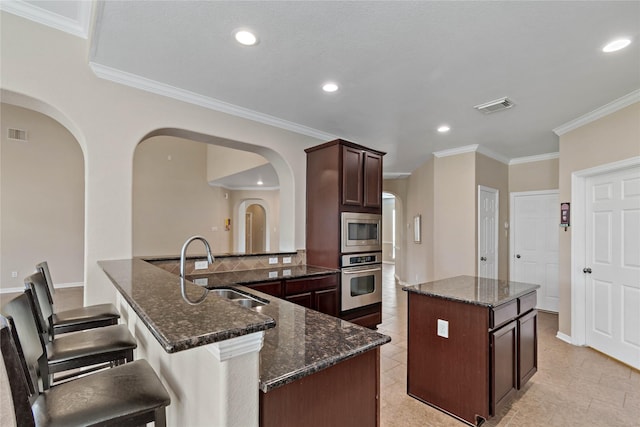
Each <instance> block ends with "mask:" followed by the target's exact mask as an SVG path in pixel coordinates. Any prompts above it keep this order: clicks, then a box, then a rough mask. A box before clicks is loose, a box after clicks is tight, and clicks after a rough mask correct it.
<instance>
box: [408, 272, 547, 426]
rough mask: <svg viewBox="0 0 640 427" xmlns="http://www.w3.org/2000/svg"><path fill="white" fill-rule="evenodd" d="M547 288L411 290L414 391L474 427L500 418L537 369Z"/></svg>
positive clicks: (481, 281) (504, 285) (497, 284)
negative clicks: (539, 303)
mask: <svg viewBox="0 0 640 427" xmlns="http://www.w3.org/2000/svg"><path fill="white" fill-rule="evenodd" d="M539 287H540V286H539V285H532V284H527V283H518V282H511V281H503V280H495V279H486V278H478V277H474V276H458V277H453V278H449V279H443V280H437V281H433V282H429V283H423V284H419V285H414V286H406V287H404V288H403V290H404V291H406V292H407V293H408V350H407V358H408V361H407V392H408V394H409V395H410V396H412V397H415V398H416V399H418V400H420V401H422V402H425V403H427V404H429V405H431V406H433V407H435V408H437V409H440V410H442V411H444V412H446V413H448V414H450V415H452V416H454V417H456V418H458V419H460V420H462V421H464V422H466V423H468V424H471V425H480V424H482V423H483V422H484V420H487V419H489V418H490V417H491V416H493V415H495V414H496V413H497V411H499V409H500V408H501V407H502V405H504V404H505V403H506V402H508V401H509V400H510V399H511V398H512V397H513V395H514V394H515V393H516V391H517V390H519V389H521V388H522V387H523V386H524V384H525V383H526V382H527V381H528V380H529V378H531V376H532V375H533V374H534V373H535V372H536V370H537V311H536V310H535V306H536V289H537V288H539Z"/></svg>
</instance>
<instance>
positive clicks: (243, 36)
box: [234, 30, 258, 46]
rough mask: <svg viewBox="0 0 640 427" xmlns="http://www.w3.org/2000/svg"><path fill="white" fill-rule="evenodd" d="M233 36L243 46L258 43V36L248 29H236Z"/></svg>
mask: <svg viewBox="0 0 640 427" xmlns="http://www.w3.org/2000/svg"><path fill="white" fill-rule="evenodd" d="M234 36H235V38H236V40H237V41H238V43H240V44H243V45H245V46H253V45H255V44H257V43H258V38H257V37H256V36H255V34H253V33H252V32H251V31H249V30H236V32H235V33H234Z"/></svg>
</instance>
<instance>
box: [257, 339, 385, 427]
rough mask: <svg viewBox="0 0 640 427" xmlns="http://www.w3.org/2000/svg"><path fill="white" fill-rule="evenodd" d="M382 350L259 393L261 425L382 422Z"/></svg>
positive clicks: (320, 426)
mask: <svg viewBox="0 0 640 427" xmlns="http://www.w3.org/2000/svg"><path fill="white" fill-rule="evenodd" d="M379 396H380V349H378V348H376V349H374V350H370V351H368V352H366V353H363V354H360V355H358V356H356V357H353V358H351V359H348V360H345V361H344V362H342V363H338V364H337V365H334V366H332V367H330V368H327V369H324V370H322V371H319V372H316V373H315V374H312V375H309V376H307V377H304V378H301V379H299V380H297V381H294V382H292V383H289V384H286V385H284V386H282V387H278V388H276V389H273V390H270V391H269V392H267V393H263V392H260V426H261V427H288V426H291V427H298V426H305V427H314V426H318V427H326V426H336V427H339V426H345V427H346V426H349V427H359V426H362V427H371V426H379V425H380V400H379Z"/></svg>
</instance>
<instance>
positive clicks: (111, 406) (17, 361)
mask: <svg viewBox="0 0 640 427" xmlns="http://www.w3.org/2000/svg"><path fill="white" fill-rule="evenodd" d="M10 323H12V319H11V318H10V319H6V318H4V317H2V316H0V349H1V350H2V358H3V361H4V367H5V371H6V374H7V379H8V382H9V389H10V390H11V397H12V400H13V408H14V414H15V417H16V423H17V425H18V426H28V427H31V426H38V427H49V426H65V427H76V426H78V427H79V426H89V425H92V426H94V425H95V426H98V425H99V426H105V425H118V426H119V427H126V426H139V425H144V424H146V423H148V422H152V421H153V422H154V423H155V426H156V427H165V426H166V407H167V406H168V405H169V404H170V403H171V398H170V396H169V394H168V393H167V390H166V389H165V388H164V386H163V385H162V382H160V379H159V378H158V376H157V375H156V373H155V372H154V370H153V368H151V366H150V365H149V363H148V362H147V361H146V360H137V361H135V362H131V363H127V364H126V365H122V366H118V367H115V368H113V369H109V370H107V371H103V372H98V373H95V374H91V375H88V376H85V377H83V378H78V379H76V380H73V381H70V382H67V383H64V384H60V385H58V386H56V387H55V388H52V389H50V390H46V391H44V392H40V391H38V389H37V387H35V386H34V384H33V383H31V379H32V378H33V376H34V375H36V376H37V369H38V365H37V363H36V364H33V363H32V362H29V360H28V359H25V358H24V357H22V355H23V354H24V352H25V350H24V345H23V343H22V342H21V341H20V339H19V337H18V335H17V334H16V333H15V332H16V331H15V328H14V327H10V326H9V324H10ZM25 371H29V372H30V373H29V374H26V372H25Z"/></svg>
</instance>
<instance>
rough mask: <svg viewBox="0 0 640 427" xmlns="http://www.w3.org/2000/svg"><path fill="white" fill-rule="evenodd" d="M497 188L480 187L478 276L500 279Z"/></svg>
mask: <svg viewBox="0 0 640 427" xmlns="http://www.w3.org/2000/svg"><path fill="white" fill-rule="evenodd" d="M499 195H500V194H499V192H498V190H496V189H495V188H490V187H485V186H483V185H479V186H478V269H477V271H478V276H479V277H486V278H487V279H497V278H498V200H499Z"/></svg>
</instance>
